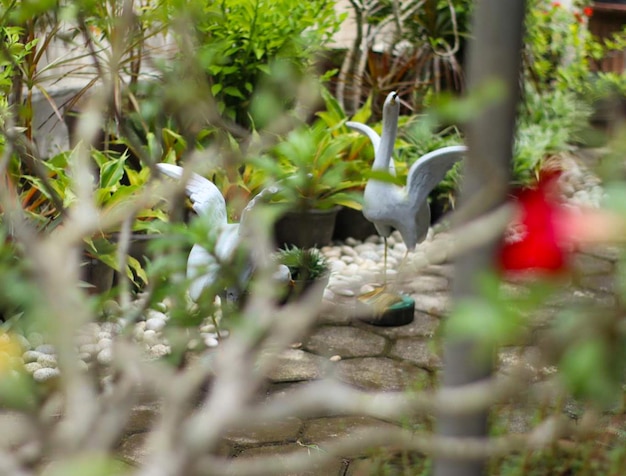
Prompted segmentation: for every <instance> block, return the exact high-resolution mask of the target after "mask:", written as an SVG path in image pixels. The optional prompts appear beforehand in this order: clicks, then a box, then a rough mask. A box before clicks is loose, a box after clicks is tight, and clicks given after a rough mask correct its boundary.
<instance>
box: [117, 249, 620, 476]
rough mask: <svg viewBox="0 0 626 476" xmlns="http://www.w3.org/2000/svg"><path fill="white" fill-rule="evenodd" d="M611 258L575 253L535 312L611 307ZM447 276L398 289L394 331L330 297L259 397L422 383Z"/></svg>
mask: <svg viewBox="0 0 626 476" xmlns="http://www.w3.org/2000/svg"><path fill="white" fill-rule="evenodd" d="M618 256H619V250H618V249H617V248H613V247H610V246H603V247H593V248H587V249H583V250H579V252H577V253H576V254H575V256H574V258H573V260H572V261H573V262H572V267H573V273H572V276H573V277H572V278H571V280H570V281H569V282H568V283H567V284H566V285H565V286H564V287H563V291H562V292H561V293H559V294H558V296H556V297H555V298H553V299H551V300H550V301H549V302H548V303H546V305H545V307H544V308H543V309H542V310H541V311H540V315H541V316H542V317H543V316H544V315H545V319H546V320H549V319H550V318H551V317H552V316H554V315H555V313H556V312H558V310H559V308H560V307H561V306H562V305H564V304H566V303H567V304H568V305H571V304H573V303H577V304H580V305H581V306H584V305H586V304H589V303H594V304H597V303H602V304H607V305H610V304H611V303H613V302H614V301H615V295H614V290H615V282H614V277H613V274H614V270H615V262H616V260H617V258H618ZM450 275H451V269H450V267H449V266H446V265H444V266H437V267H431V268H430V269H429V268H426V269H425V270H424V271H423V272H422V273H420V274H419V275H418V276H415V277H414V279H411V280H410V281H408V282H407V283H405V285H403V291H404V292H406V293H408V294H410V295H411V296H412V297H413V298H414V299H415V302H416V310H415V318H414V321H413V322H412V323H410V324H408V325H405V326H400V327H376V326H372V325H369V324H365V323H363V322H360V321H355V320H352V319H350V318H349V317H347V313H346V312H343V311H342V309H343V308H342V306H345V304H346V302H349V301H350V297H349V296H341V295H333V296H334V299H336V300H337V302H325V303H324V306H323V309H324V310H323V312H322V314H321V315H320V319H319V323H318V325H317V326H316V327H315V328H314V329H313V330H312V332H311V333H310V335H308V336H307V338H306V339H304V341H303V342H301V343H297V344H294V346H293V348H291V349H288V350H287V351H285V352H284V354H283V356H282V358H281V360H280V363H279V365H278V366H277V367H276V368H275V369H273V371H272V372H271V373H270V375H268V382H267V389H266V393H267V395H268V396H269V395H273V396H276V395H278V394H282V395H284V396H285V398H288V396H289V393H290V392H291V391H293V390H294V389H296V388H301V387H302V386H304V385H307V382H310V381H312V380H316V379H319V378H322V377H330V378H336V379H339V380H341V381H344V382H347V383H349V384H351V385H354V386H355V387H357V388H360V389H364V390H370V389H371V390H385V391H386V390H388V391H399V390H400V391H401V390H404V389H407V388H411V387H413V388H414V387H415V386H416V385H428V382H431V381H432V379H433V377H434V376H435V375H436V372H437V370H438V369H439V368H440V365H441V360H440V355H439V354H438V350H437V346H436V345H434V344H435V339H434V336H435V333H436V332H437V328H438V326H439V323H440V320H441V318H442V317H443V316H444V313H445V312H446V309H447V308H448V306H449V302H448V301H449V299H448V298H449V296H448V290H449V286H450V280H449V278H448V277H449V276H450ZM503 289H504V290H505V292H509V293H513V294H515V293H521V292H524V291H523V287H522V285H521V284H516V283H507V284H506V285H505V286H503ZM348 294H349V293H348ZM327 297H328V295H327ZM338 310H339V312H337V311H338ZM528 350H529V349H524V351H528ZM530 350H531V351H532V349H530ZM218 351H219V350H218ZM518 358H519V349H516V348H514V347H513V348H505V349H503V351H502V352H501V354H500V359H499V361H500V365H501V368H502V369H504V371H505V370H506V367H507V365H510V364H511V363H512V362H514V361H516V359H518ZM156 411H157V410H156V409H155V408H154V407H152V406H142V407H138V408H137V409H136V410H135V413H134V415H133V419H132V421H131V422H130V424H129V427H128V434H127V436H126V437H125V439H124V441H123V442H122V443H121V445H120V455H121V456H122V457H123V458H125V459H126V460H128V461H130V462H137V463H138V462H140V461H142V460H143V459H144V458H145V457H146V456H147V455H146V454H144V453H142V451H143V450H141V448H142V443H143V441H144V438H145V435H146V432H147V431H148V430H149V428H150V425H151V423H152V421H153V420H154V418H155V415H156ZM524 424H525V423H524V421H523V418H521V419H520V421H519V422H518V423H517V424H514V423H512V430H513V431H516V430H518V431H522V430H523V429H524ZM388 425H391V423H388V422H385V421H380V420H375V419H373V418H365V417H358V416H334V417H330V416H329V417H325V418H314V419H306V420H302V419H298V418H289V419H286V420H284V421H280V422H275V423H273V424H271V425H261V426H258V427H254V428H241V429H237V430H233V431H232V432H230V433H229V434H228V435H226V436H225V437H224V441H223V445H222V447H221V448H220V454H223V455H226V456H229V457H233V458H254V457H255V456H259V455H276V457H277V458H278V459H279V460H280V459H281V458H282V457H283V456H284V455H288V454H290V453H292V452H310V451H323V450H324V448H325V447H327V446H328V445H332V444H333V441H334V440H335V439H337V438H338V437H340V436H341V435H346V434H349V433H351V432H353V431H355V430H357V429H362V428H370V429H372V430H376V429H377V428H381V427H385V426H388ZM515 425H517V426H516V427H515V428H514V426H515ZM368 461H369V460H368V457H367V455H363V454H354V455H344V457H343V458H341V459H337V460H334V461H333V462H332V463H331V464H330V465H328V466H325V467H311V468H310V469H309V470H308V471H306V472H304V473H297V474H299V475H311V476H313V475H320V476H321V475H339V476H344V475H363V474H371V473H370V472H368ZM284 474H290V473H284Z"/></svg>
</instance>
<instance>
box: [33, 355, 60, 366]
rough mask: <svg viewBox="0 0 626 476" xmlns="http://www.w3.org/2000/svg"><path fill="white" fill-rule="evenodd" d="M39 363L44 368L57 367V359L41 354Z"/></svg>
mask: <svg viewBox="0 0 626 476" xmlns="http://www.w3.org/2000/svg"><path fill="white" fill-rule="evenodd" d="M37 363H38V364H39V365H41V366H42V367H49V368H51V369H53V368H55V367H56V366H57V358H56V357H55V356H54V355H49V354H41V355H40V356H39V358H38V359H37Z"/></svg>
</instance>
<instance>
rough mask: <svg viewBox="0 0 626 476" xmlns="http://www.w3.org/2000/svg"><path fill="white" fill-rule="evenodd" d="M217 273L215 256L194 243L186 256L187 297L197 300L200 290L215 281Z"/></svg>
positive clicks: (217, 266)
mask: <svg viewBox="0 0 626 476" xmlns="http://www.w3.org/2000/svg"><path fill="white" fill-rule="evenodd" d="M218 273H219V264H218V263H217V260H216V259H215V257H214V256H213V255H212V254H211V253H209V252H208V251H207V250H205V249H204V248H203V247H202V246H200V245H194V246H193V247H192V248H191V252H190V253H189V258H187V278H188V279H190V280H191V284H190V285H189V297H190V298H191V299H192V300H193V301H194V302H198V299H199V298H200V295H201V294H202V291H203V290H204V289H205V288H208V287H209V286H211V285H212V284H214V283H215V281H216V279H217V275H218Z"/></svg>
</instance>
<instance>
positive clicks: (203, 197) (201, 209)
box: [156, 163, 227, 225]
mask: <svg viewBox="0 0 626 476" xmlns="http://www.w3.org/2000/svg"><path fill="white" fill-rule="evenodd" d="M156 166H157V168H158V169H159V171H160V172H161V173H163V174H165V175H167V176H168V177H171V178H174V179H177V180H180V179H181V178H182V177H183V172H184V170H183V168H182V167H179V166H178V165H172V164H163V163H161V164H156ZM185 193H186V194H187V196H188V197H189V198H190V199H191V202H192V204H193V209H194V210H195V211H196V212H197V213H199V214H202V215H209V216H210V219H211V222H212V223H215V224H216V225H225V224H226V222H227V218H226V201H225V200H224V197H223V196H222V193H221V192H220V191H219V189H218V188H217V187H216V186H215V184H214V183H213V182H211V181H210V180H207V179H206V178H204V177H202V176H200V175H198V174H196V173H193V174H191V176H190V177H189V180H188V181H187V183H186V184H185Z"/></svg>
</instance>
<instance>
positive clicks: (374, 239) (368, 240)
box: [365, 235, 391, 243]
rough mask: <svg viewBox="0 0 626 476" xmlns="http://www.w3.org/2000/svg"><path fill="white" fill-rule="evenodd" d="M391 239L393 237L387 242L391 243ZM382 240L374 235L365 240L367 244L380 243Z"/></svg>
mask: <svg viewBox="0 0 626 476" xmlns="http://www.w3.org/2000/svg"><path fill="white" fill-rule="evenodd" d="M390 239H391V237H389V238H387V242H389V240H390ZM381 240H382V238H381V237H380V236H378V235H372V236H368V237H367V238H365V243H380V242H381Z"/></svg>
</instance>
